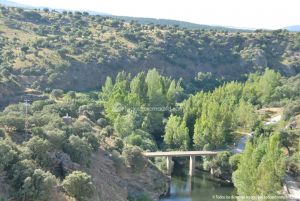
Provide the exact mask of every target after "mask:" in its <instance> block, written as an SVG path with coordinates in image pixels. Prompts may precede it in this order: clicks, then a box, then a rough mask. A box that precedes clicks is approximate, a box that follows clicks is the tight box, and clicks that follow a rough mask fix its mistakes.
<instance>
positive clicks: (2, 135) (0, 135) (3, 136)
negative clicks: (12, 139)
mask: <svg viewBox="0 0 300 201" xmlns="http://www.w3.org/2000/svg"><path fill="white" fill-rule="evenodd" d="M0 138H3V139H4V138H5V133H4V131H3V130H2V129H0Z"/></svg>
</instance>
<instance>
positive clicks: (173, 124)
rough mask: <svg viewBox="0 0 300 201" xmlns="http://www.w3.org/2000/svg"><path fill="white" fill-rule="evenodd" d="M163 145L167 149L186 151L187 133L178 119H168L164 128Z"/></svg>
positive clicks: (188, 139)
mask: <svg viewBox="0 0 300 201" xmlns="http://www.w3.org/2000/svg"><path fill="white" fill-rule="evenodd" d="M164 143H165V144H166V146H167V148H169V149H174V150H188V148H189V143H190V136H189V131H188V128H187V127H186V125H185V122H184V121H183V120H182V119H181V118H180V117H177V116H173V115H171V116H170V117H169V119H168V122H167V125H166V128H165V135H164Z"/></svg>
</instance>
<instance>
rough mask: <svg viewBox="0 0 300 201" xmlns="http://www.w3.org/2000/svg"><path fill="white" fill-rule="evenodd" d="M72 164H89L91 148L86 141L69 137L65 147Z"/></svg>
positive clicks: (76, 137)
mask: <svg viewBox="0 0 300 201" xmlns="http://www.w3.org/2000/svg"><path fill="white" fill-rule="evenodd" d="M65 152H66V153H68V154H69V155H70V157H71V159H72V160H73V161H74V162H77V163H80V164H84V165H87V164H88V163H89V162H90V156H91V153H92V147H91V145H90V144H89V143H88V142H87V140H86V139H84V138H80V137H78V136H75V135H71V136H70V137H69V139H68V143H67V144H66V147H65Z"/></svg>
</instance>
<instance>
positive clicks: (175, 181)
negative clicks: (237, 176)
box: [161, 165, 235, 201]
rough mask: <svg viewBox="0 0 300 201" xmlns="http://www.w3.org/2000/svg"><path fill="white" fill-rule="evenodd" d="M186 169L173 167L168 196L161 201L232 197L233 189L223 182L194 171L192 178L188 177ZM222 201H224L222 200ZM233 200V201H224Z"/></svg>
mask: <svg viewBox="0 0 300 201" xmlns="http://www.w3.org/2000/svg"><path fill="white" fill-rule="evenodd" d="M187 170H188V168H187V167H183V166H179V165H176V166H175V167H174V170H173V173H172V179H171V186H170V196H169V197H167V198H163V199H161V201H213V200H222V199H216V198H215V197H216V196H218V197H220V196H227V198H228V197H230V196H231V195H234V187H233V186H232V184H229V183H227V182H225V181H222V180H219V179H217V178H214V177H213V176H211V175H210V174H209V173H207V172H203V171H199V170H196V171H195V175H194V176H193V177H190V176H188V171H187ZM223 200H224V199H223ZM226 200H233V201H235V200H234V199H226Z"/></svg>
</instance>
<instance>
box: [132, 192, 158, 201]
mask: <svg viewBox="0 0 300 201" xmlns="http://www.w3.org/2000/svg"><path fill="white" fill-rule="evenodd" d="M128 200H129V201H151V200H152V199H151V197H150V195H149V194H148V193H147V192H142V193H139V194H137V195H130V196H129V197H128Z"/></svg>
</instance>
